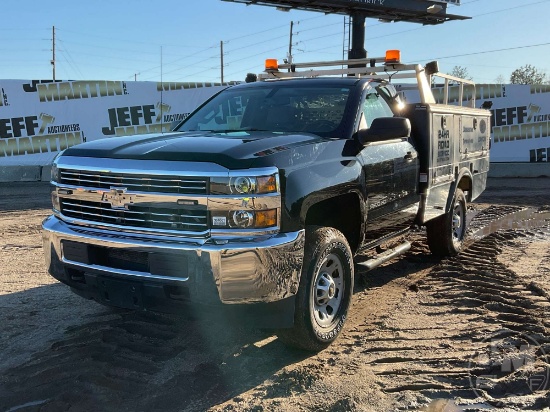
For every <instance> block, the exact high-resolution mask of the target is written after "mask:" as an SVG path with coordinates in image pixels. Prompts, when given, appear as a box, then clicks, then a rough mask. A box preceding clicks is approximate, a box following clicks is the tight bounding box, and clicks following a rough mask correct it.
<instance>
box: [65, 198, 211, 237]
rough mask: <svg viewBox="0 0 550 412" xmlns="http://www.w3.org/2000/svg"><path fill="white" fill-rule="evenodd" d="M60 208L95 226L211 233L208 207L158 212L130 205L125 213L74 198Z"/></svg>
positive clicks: (68, 199)
mask: <svg viewBox="0 0 550 412" xmlns="http://www.w3.org/2000/svg"><path fill="white" fill-rule="evenodd" d="M60 206H61V213H62V214H63V215H65V216H67V217H70V218H74V219H82V220H87V221H92V222H99V223H108V224H113V225H120V226H131V227H134V228H146V229H164V230H178V231H189V232H202V231H206V230H207V229H208V212H207V210H206V207H181V206H175V207H173V208H157V207H149V206H140V205H139V204H130V205H127V208H125V209H113V208H112V207H111V204H110V203H106V202H92V201H87V200H79V199H74V198H61V199H60Z"/></svg>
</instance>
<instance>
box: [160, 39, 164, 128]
mask: <svg viewBox="0 0 550 412" xmlns="http://www.w3.org/2000/svg"><path fill="white" fill-rule="evenodd" d="M163 94H164V84H163V82H162V46H160V133H161V134H164V127H163V125H162V119H163V118H164V116H163V113H162V110H163V108H164V105H163V104H162V103H163V102H162V97H163Z"/></svg>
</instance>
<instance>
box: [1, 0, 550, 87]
mask: <svg viewBox="0 0 550 412" xmlns="http://www.w3.org/2000/svg"><path fill="white" fill-rule="evenodd" d="M410 1H415V0H410ZM461 3H462V4H461V5H460V6H449V7H448V13H451V14H460V15H465V16H470V17H472V19H471V20H467V21H452V22H447V23H444V24H442V25H437V26H421V25H418V24H412V23H380V22H378V21H377V20H375V19H367V31H366V44H365V48H366V49H367V51H368V53H369V56H372V57H378V56H381V55H383V54H384V52H385V50H386V49H401V50H402V58H403V60H404V61H406V62H409V63H426V62H428V61H430V60H434V59H438V60H439V62H440V68H441V70H442V71H443V72H450V71H452V69H453V67H454V66H463V67H466V68H467V69H468V72H469V74H470V76H471V77H473V79H474V81H476V82H477V83H492V82H495V81H496V80H497V78H498V77H499V76H502V77H503V78H504V80H505V81H508V80H509V77H510V74H511V72H512V71H513V70H514V69H516V68H518V67H520V66H523V65H525V64H531V65H534V66H535V67H537V68H538V69H540V70H542V71H545V72H546V73H547V74H548V75H550V0H544V1H541V0H522V1H518V0H462V1H461ZM2 6H3V7H2V13H1V14H0V50H1V56H2V57H1V64H0V79H51V78H52V66H51V64H50V60H51V58H52V26H55V28H56V61H57V64H56V78H57V79H64V80H67V79H71V80H125V81H132V80H134V79H136V78H137V80H150V81H159V80H160V79H161V62H162V77H163V80H164V81H207V82H216V81H220V74H221V70H220V64H221V62H220V41H223V42H224V75H225V76H224V79H225V80H226V81H228V80H244V78H245V76H246V73H248V72H254V73H259V72H261V71H262V70H263V62H264V60H265V59H266V58H278V59H279V60H282V59H283V58H285V57H286V54H287V52H288V46H289V34H290V22H291V21H294V30H293V46H292V48H293V56H294V61H295V62H305V61H318V60H336V59H341V58H342V52H343V50H344V48H347V40H346V39H345V36H344V17H343V16H341V15H324V14H322V13H313V12H300V11H290V12H280V11H277V10H276V9H274V8H272V7H263V6H245V5H243V4H238V3H231V2H224V1H221V0H161V1H146V0H109V1H107V0H94V1H80V0H71V1H66V0H40V1H39V0H17V1H14V0H3V1H2Z"/></svg>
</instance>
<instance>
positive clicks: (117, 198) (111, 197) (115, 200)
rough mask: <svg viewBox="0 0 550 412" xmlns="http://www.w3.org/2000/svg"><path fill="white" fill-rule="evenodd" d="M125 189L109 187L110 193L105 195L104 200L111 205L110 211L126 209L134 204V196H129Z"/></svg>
mask: <svg viewBox="0 0 550 412" xmlns="http://www.w3.org/2000/svg"><path fill="white" fill-rule="evenodd" d="M127 192H128V189H127V188H125V187H111V190H110V192H108V193H105V195H106V196H105V198H106V199H105V200H106V201H107V202H109V203H110V204H111V208H112V209H127V208H128V205H129V204H131V203H134V196H132V195H130V194H129V193H127Z"/></svg>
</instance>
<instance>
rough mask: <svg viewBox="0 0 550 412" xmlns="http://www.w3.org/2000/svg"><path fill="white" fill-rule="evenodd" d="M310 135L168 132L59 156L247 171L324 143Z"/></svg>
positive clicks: (103, 142)
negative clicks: (195, 164) (272, 156)
mask: <svg viewBox="0 0 550 412" xmlns="http://www.w3.org/2000/svg"><path fill="white" fill-rule="evenodd" d="M326 140H327V139H326V138H321V137H319V136H317V135H314V134H296V133H273V132H230V133H212V132H183V133H178V132H172V133H165V134H147V135H137V136H124V137H113V138H108V139H101V140H96V141H93V142H87V143H83V144H80V145H77V146H73V147H70V148H69V149H67V150H66V151H65V152H64V153H63V156H78V157H98V158H112V159H134V160H169V161H193V162H212V163H217V164H219V165H221V166H224V167H226V168H228V169H237V168H248V167H250V166H251V164H252V162H254V160H256V159H257V158H259V157H265V156H268V155H270V154H273V153H279V152H282V151H285V150H288V149H290V148H291V147H296V146H302V145H307V144H313V143H318V142H322V141H326Z"/></svg>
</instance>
